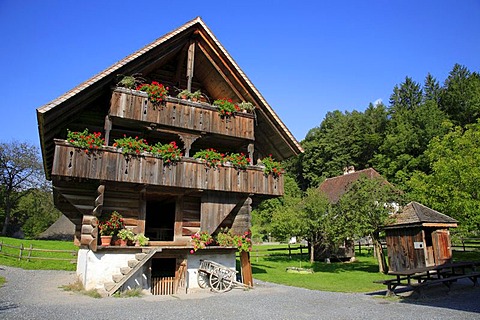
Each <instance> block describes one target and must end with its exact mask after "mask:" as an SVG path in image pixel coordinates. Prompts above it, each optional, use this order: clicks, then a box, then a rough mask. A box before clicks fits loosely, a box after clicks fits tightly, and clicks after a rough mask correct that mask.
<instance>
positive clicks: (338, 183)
mask: <svg viewBox="0 0 480 320" xmlns="http://www.w3.org/2000/svg"><path fill="white" fill-rule="evenodd" d="M362 176H365V177H367V178H369V179H373V178H383V177H382V176H381V175H380V174H379V173H378V172H377V171H375V169H373V168H367V169H364V170H360V171H355V172H351V173H347V174H344V175H341V176H337V177H333V178H327V179H325V181H323V182H322V183H321V184H320V186H319V187H318V188H319V190H320V191H321V192H323V193H324V194H325V195H326V196H327V198H328V200H329V201H330V203H337V202H338V200H340V197H341V196H342V195H343V194H344V193H345V192H347V191H348V189H349V188H350V185H351V184H352V183H353V182H354V181H357V180H358V179H360V178H361V177H362Z"/></svg>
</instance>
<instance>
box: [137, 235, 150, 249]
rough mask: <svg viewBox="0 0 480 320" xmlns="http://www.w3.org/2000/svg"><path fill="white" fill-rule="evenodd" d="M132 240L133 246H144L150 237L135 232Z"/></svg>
mask: <svg viewBox="0 0 480 320" xmlns="http://www.w3.org/2000/svg"><path fill="white" fill-rule="evenodd" d="M133 241H135V246H142V247H144V246H146V245H148V241H150V239H149V238H148V237H146V236H145V235H144V234H143V233H139V234H136V235H135V237H134V239H133Z"/></svg>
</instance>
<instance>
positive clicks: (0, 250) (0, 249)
mask: <svg viewBox="0 0 480 320" xmlns="http://www.w3.org/2000/svg"><path fill="white" fill-rule="evenodd" d="M2 244H3V240H0V252H2Z"/></svg>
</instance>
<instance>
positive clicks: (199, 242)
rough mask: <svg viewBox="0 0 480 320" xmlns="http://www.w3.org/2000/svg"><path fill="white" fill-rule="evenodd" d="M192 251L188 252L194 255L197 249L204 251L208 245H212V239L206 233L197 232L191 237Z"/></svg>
mask: <svg viewBox="0 0 480 320" xmlns="http://www.w3.org/2000/svg"><path fill="white" fill-rule="evenodd" d="M191 238H192V240H191V241H192V244H193V250H190V253H194V252H195V251H197V250H198V249H205V248H206V247H207V246H208V245H210V244H212V243H213V241H214V240H213V237H212V235H211V234H209V233H208V232H207V231H202V232H200V233H199V232H197V233H195V234H193V235H192V236H191Z"/></svg>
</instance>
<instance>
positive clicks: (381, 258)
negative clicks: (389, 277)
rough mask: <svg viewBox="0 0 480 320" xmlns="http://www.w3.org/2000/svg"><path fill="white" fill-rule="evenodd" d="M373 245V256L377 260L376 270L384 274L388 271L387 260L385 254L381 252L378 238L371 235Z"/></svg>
mask: <svg viewBox="0 0 480 320" xmlns="http://www.w3.org/2000/svg"><path fill="white" fill-rule="evenodd" d="M372 241H373V246H374V250H375V256H376V257H377V261H378V271H379V272H381V273H384V274H386V273H387V272H388V267H387V261H386V259H385V254H384V253H383V248H382V244H381V242H380V240H379V239H377V238H376V237H374V236H372Z"/></svg>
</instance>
